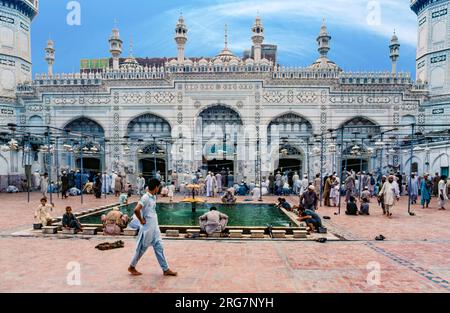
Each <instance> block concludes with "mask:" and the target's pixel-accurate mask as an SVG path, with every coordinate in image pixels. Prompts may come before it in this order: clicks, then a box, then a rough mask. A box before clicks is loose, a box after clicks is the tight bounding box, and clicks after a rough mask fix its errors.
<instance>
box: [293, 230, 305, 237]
mask: <svg viewBox="0 0 450 313" xmlns="http://www.w3.org/2000/svg"><path fill="white" fill-rule="evenodd" d="M307 237H308V232H307V231H306V230H294V238H307Z"/></svg>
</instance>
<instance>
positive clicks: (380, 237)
mask: <svg viewBox="0 0 450 313" xmlns="http://www.w3.org/2000/svg"><path fill="white" fill-rule="evenodd" d="M384 239H386V237H384V236H383V235H379V236H376V237H375V240H377V241H383V240H384Z"/></svg>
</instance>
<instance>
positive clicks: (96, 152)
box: [64, 117, 105, 181]
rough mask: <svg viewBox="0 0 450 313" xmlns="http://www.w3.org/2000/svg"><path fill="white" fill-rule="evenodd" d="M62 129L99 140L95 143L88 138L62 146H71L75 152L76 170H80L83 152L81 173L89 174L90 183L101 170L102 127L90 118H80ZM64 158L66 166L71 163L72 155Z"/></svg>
mask: <svg viewBox="0 0 450 313" xmlns="http://www.w3.org/2000/svg"><path fill="white" fill-rule="evenodd" d="M64 128H65V129H70V131H71V132H73V133H84V134H89V135H91V136H93V137H95V138H98V139H99V140H98V141H96V139H93V138H91V137H90V138H89V139H88V140H87V141H86V142H81V141H79V140H76V141H74V140H71V141H70V142H67V141H64V144H69V145H73V147H74V149H75V151H77V152H76V153H75V155H74V156H73V157H74V158H75V166H76V167H77V168H78V169H81V150H82V151H83V171H84V172H85V173H88V174H89V177H90V180H91V181H92V179H93V177H94V175H96V174H98V173H101V172H102V169H103V166H102V165H103V164H102V159H103V153H102V148H101V145H100V144H99V142H100V141H102V140H103V139H104V138H105V131H104V129H103V127H102V126H100V124H98V123H97V122H95V121H94V120H91V119H90V118H87V117H80V118H77V119H75V120H73V121H72V122H70V123H68V124H67V125H66V126H65V127H64ZM66 158H67V160H66V162H67V164H69V165H70V164H71V163H72V154H70V153H67V154H66Z"/></svg>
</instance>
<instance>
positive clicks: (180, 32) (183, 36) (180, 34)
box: [175, 15, 188, 64]
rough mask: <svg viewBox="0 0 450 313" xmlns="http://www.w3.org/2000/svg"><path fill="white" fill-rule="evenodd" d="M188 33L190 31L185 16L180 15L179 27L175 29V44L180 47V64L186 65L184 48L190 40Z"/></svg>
mask: <svg viewBox="0 0 450 313" xmlns="http://www.w3.org/2000/svg"><path fill="white" fill-rule="evenodd" d="M187 32H188V29H187V27H186V25H185V24H184V18H183V15H180V18H179V19H178V23H177V26H176V28H175V42H176V43H177V47H178V56H177V60H178V64H183V63H184V46H185V45H186V42H187V40H188V38H187Z"/></svg>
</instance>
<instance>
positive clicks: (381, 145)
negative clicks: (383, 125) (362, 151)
mask: <svg viewBox="0 0 450 313" xmlns="http://www.w3.org/2000/svg"><path fill="white" fill-rule="evenodd" d="M375 146H377V147H383V146H384V142H382V141H381V140H379V141H377V142H375Z"/></svg>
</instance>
